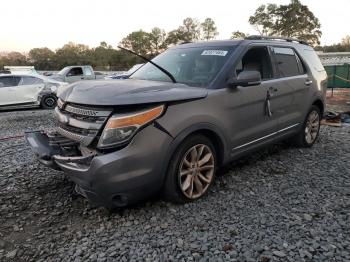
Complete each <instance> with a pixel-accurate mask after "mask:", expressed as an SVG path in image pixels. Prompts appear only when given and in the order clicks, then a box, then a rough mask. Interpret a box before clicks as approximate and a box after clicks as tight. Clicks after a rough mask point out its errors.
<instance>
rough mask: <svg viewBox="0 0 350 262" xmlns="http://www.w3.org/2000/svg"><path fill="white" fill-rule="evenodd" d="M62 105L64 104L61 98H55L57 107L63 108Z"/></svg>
mask: <svg viewBox="0 0 350 262" xmlns="http://www.w3.org/2000/svg"><path fill="white" fill-rule="evenodd" d="M63 105H64V101H63V100H62V99H61V98H58V100H57V106H58V107H59V108H61V109H62V108H63Z"/></svg>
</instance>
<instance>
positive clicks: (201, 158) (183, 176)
mask: <svg viewBox="0 0 350 262" xmlns="http://www.w3.org/2000/svg"><path fill="white" fill-rule="evenodd" d="M214 171H215V159H214V155H213V152H212V150H211V149H210V147H209V146H207V145H204V144H198V145H195V146H193V147H191V148H190V149H189V150H188V151H187V152H186V153H185V154H184V157H183V159H182V161H181V163H180V167H179V180H180V188H181V191H182V193H183V194H184V195H185V196H186V197H187V198H189V199H196V198H199V197H201V196H202V195H203V194H204V193H205V192H206V191H207V189H208V187H209V186H210V184H211V182H212V180H213V177H214Z"/></svg>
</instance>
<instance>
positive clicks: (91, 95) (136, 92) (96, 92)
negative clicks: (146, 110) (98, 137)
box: [59, 79, 208, 106]
mask: <svg viewBox="0 0 350 262" xmlns="http://www.w3.org/2000/svg"><path fill="white" fill-rule="evenodd" d="M207 94H208V91H207V90H206V89H205V88H199V87H190V86H187V85H184V84H178V83H176V84H174V83H168V82H157V81H147V80H136V79H126V80H97V81H81V82H77V83H73V84H71V85H70V86H69V88H67V89H66V90H64V91H63V92H62V93H61V94H60V95H59V96H60V98H61V99H62V100H64V101H66V102H71V103H77V104H87V105H101V106H115V105H135V104H146V103H157V102H170V101H180V100H189V99H199V98H204V97H206V96H207Z"/></svg>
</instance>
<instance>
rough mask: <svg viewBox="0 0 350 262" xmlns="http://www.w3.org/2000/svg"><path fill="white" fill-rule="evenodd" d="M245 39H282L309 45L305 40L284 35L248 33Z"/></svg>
mask: <svg viewBox="0 0 350 262" xmlns="http://www.w3.org/2000/svg"><path fill="white" fill-rule="evenodd" d="M245 39H247V40H283V41H287V42H297V43H299V44H303V45H309V44H308V43H307V42H305V41H302V40H299V39H296V38H291V37H284V36H264V35H250V36H247V37H246V38H245Z"/></svg>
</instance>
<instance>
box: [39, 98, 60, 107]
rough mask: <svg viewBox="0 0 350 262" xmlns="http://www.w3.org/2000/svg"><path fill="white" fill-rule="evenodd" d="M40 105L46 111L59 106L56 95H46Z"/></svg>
mask: <svg viewBox="0 0 350 262" xmlns="http://www.w3.org/2000/svg"><path fill="white" fill-rule="evenodd" d="M40 105H41V107H42V108H44V109H53V108H55V107H56V105H57V97H56V96H54V95H45V96H43V97H42V98H41V103H40Z"/></svg>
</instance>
